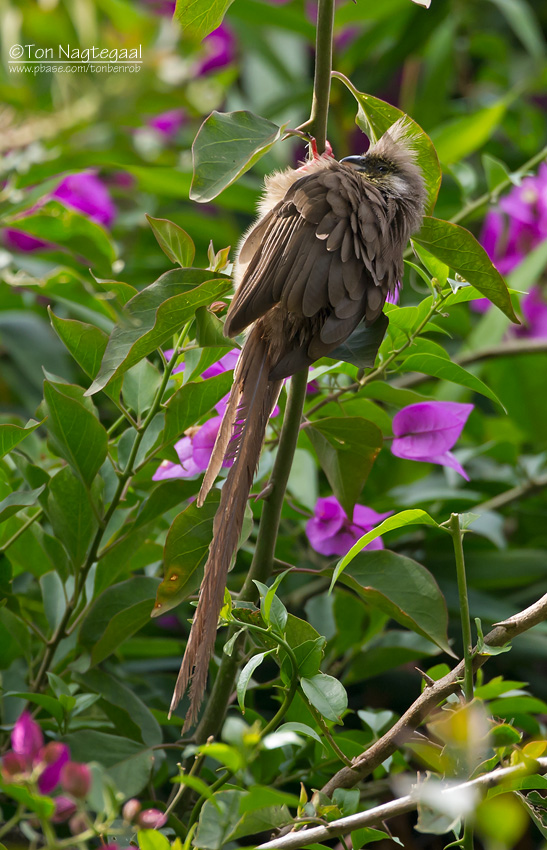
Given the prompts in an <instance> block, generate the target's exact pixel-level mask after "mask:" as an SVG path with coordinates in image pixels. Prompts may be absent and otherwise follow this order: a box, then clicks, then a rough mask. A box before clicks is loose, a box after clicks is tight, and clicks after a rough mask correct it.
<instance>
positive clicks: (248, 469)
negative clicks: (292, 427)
mask: <svg viewBox="0 0 547 850" xmlns="http://www.w3.org/2000/svg"><path fill="white" fill-rule="evenodd" d="M414 159H415V155H414V152H413V150H412V139H411V138H410V139H409V138H408V126H407V124H406V122H405V120H404V119H401V120H400V121H398V122H397V123H396V124H394V125H393V126H392V127H391V128H390V129H389V131H388V132H387V133H385V134H384V135H383V136H382V138H381V139H380V140H379V141H378V142H377V143H376V145H374V146H372V147H371V148H370V149H369V151H368V153H367V154H365V155H364V156H362V157H347V158H346V160H342V161H341V162H337V161H336V160H335V159H333V158H332V157H330V156H326V155H323V156H321V157H317V158H315V159H314V160H313V161H312V162H309V163H307V164H305V165H304V166H303V167H302V168H300V169H296V170H295V169H288V170H287V171H284V172H280V173H276V174H274V175H272V176H271V177H269V178H267V179H266V192H265V195H264V198H263V200H262V202H261V204H260V207H259V211H260V217H259V219H258V221H257V222H256V224H255V225H253V227H252V228H251V229H250V231H248V233H247V234H246V236H245V237H244V239H243V241H242V244H241V247H240V250H239V253H238V256H237V259H236V262H235V264H234V281H235V283H236V286H237V290H236V294H235V296H234V299H233V301H232V303H231V306H230V309H229V310H228V315H227V318H226V323H225V326H224V333H225V334H226V336H229V337H233V336H236V335H237V334H239V333H240V332H241V331H243V330H245V329H246V328H249V327H250V328H251V330H250V332H249V334H248V336H247V340H246V342H245V345H244V348H243V351H242V353H241V355H240V357H239V360H238V363H237V366H236V370H235V374H234V384H233V387H232V391H231V394H230V399H229V402H228V405H227V408H226V413H225V414H224V419H223V422H222V426H221V429H220V431H219V434H218V437H217V441H216V443H215V447H214V450H213V454H212V456H211V461H210V463H209V467H208V469H207V472H206V474H205V477H204V480H203V484H202V487H201V491H200V494H199V497H198V504H199V505H201V504H203V501H204V499H205V497H206V496H207V493H208V492H209V490H210V489H211V487H212V485H213V483H214V481H215V478H216V476H217V474H218V472H219V470H220V467H221V465H222V461H223V459H224V457H225V455H226V453H227V452H229V454H230V455H231V456H233V457H234V458H235V460H234V464H233V466H232V467H231V469H230V471H229V473H228V476H227V478H226V481H225V483H224V485H223V487H222V494H221V500H220V506H219V509H218V511H217V514H216V517H215V522H214V530H213V541H212V543H211V546H210V549H209V557H208V560H207V563H206V565H205V574H204V578H203V582H202V584H201V588H200V595H199V602H198V607H197V610H196V614H195V617H194V621H193V624H192V629H191V632H190V637H189V639H188V644H187V647H186V652H185V654H184V658H183V662H182V666H181V670H180V673H179V676H178V679H177V683H176V686H175V692H174V694H173V699H172V701H171V711H173V710H174V708H175V707H176V705H177V704H178V702H179V700H180V699H181V697H182V696H183V694H184V692H185V691H186V688H187V686H188V683H189V682H190V680H191V681H192V684H191V690H190V709H189V712H188V714H187V716H186V721H185V727H184V728H185V729H186V728H188V727H189V726H191V725H193V723H194V722H195V720H196V719H197V713H198V709H199V706H200V704H201V701H202V698H203V694H204V691H205V685H206V681H207V670H208V665H209V660H210V657H211V654H212V652H213V649H214V643H215V636H216V628H217V622H218V616H219V613H220V609H221V607H222V602H223V598H224V588H225V585H226V577H227V574H228V570H229V568H230V563H231V560H232V557H233V554H234V552H235V550H236V548H237V545H238V540H239V536H240V534H241V528H242V523H243V515H244V511H245V505H246V501H247V497H248V494H249V490H250V488H251V485H252V480H253V476H254V473H255V470H256V466H257V464H258V459H259V456H260V450H261V447H262V442H263V439H264V433H265V431H266V426H267V422H268V417H269V415H270V413H271V411H272V409H273V406H274V405H275V402H276V400H277V397H278V395H279V391H280V388H281V385H282V381H283V379H284V378H286V377H288V376H290V375H293V374H294V373H295V372H297V371H299V370H300V369H305V368H307V367H308V366H309V365H310V364H312V363H313V362H314V361H315V360H318V359H319V358H320V357H324V356H326V355H328V354H329V353H330V352H331V351H332V350H333V349H334V348H336V347H337V346H338V345H340V344H341V343H342V342H344V341H345V340H346V339H347V337H348V336H349V335H350V334H351V333H352V331H354V330H355V328H356V327H357V325H358V324H359V323H360V322H361V321H363V320H364V321H365V323H366V324H367V325H370V324H372V323H373V322H374V321H375V320H376V319H377V318H378V316H379V315H380V314H381V312H382V308H383V306H384V302H385V299H386V296H387V294H388V292H393V291H394V290H395V287H396V285H397V283H398V281H400V280H401V279H402V276H403V251H404V248H405V246H406V243H407V241H408V238H409V236H410V235H411V234H412V233H413V232H415V231H416V230H417V229H418V228H419V226H420V223H421V220H422V216H423V207H424V201H425V189H424V182H423V178H422V175H421V172H420V169H419V168H418V166H417V165H416V164H415V161H414Z"/></svg>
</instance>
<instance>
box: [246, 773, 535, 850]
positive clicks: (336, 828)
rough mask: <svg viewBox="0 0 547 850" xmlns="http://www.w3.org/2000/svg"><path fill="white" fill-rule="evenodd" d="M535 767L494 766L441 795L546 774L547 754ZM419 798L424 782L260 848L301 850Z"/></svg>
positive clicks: (377, 819) (398, 810) (378, 820)
mask: <svg viewBox="0 0 547 850" xmlns="http://www.w3.org/2000/svg"><path fill="white" fill-rule="evenodd" d="M535 768H536V769H535V770H534V769H533V768H532V769H531V768H530V766H529V765H528V764H516V765H512V766H511V767H499V768H498V769H497V770H492V771H491V772H490V773H485V774H483V775H482V776H478V777H477V778H476V779H470V780H469V781H468V782H460V783H458V784H456V785H449V786H448V787H444V788H443V789H442V790H440V793H439V796H440V797H441V799H442V798H443V797H449V796H450V795H452V794H455V795H461V794H462V792H464V793H465V792H466V791H476V792H478V793H480V792H482V791H485V790H486V789H488V788H492V787H494V786H495V785H499V784H500V783H502V782H503V781H505V780H511V779H516V778H518V777H519V776H526V775H529V774H531V773H536V774H537V773H539V774H543V773H545V772H547V758H539V759H536V761H535ZM439 784H440V783H439ZM419 802H420V786H419V785H418V786H417V788H416V790H415V791H414V792H413V793H412V794H408V795H407V796H405V797H400V798H399V799H398V800H392V801H391V802H389V803H384V804H383V805H381V806H375V807H374V808H373V809H368V811H365V812H357V814H355V815H349V817H345V818H339V819H338V820H335V821H332V822H331V823H329V824H328V825H327V826H314V827H312V828H311V829H306V830H303V831H302V832H291V833H289V834H288V835H284V836H283V837H282V838H276V839H274V840H273V841H267V842H266V843H265V844H259V845H258V847H257V848H256V850H297V848H300V847H309V846H310V844H315V843H317V842H319V841H324V840H328V839H329V838H336V836H338V835H346V834H347V833H349V832H352V831H353V830H354V829H361V828H362V827H365V826H375V825H377V824H381V823H382V822H383V821H385V820H388V819H389V818H394V817H396V816H397V815H402V814H404V813H405V812H410V811H412V810H413V809H416V808H417V807H418V804H419Z"/></svg>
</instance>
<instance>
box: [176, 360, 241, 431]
mask: <svg viewBox="0 0 547 850" xmlns="http://www.w3.org/2000/svg"><path fill="white" fill-rule="evenodd" d="M232 382H233V372H231V371H228V372H221V374H220V375H214V376H213V377H212V378H207V380H205V381H190V382H189V383H187V384H183V385H182V387H180V389H178V390H177V391H176V392H175V393H173V395H172V396H171V398H170V399H169V401H168V402H167V404H166V406H165V428H164V432H163V444H164V445H169V444H170V443H172V442H173V440H179V439H180V438H181V437H182V435H183V434H184V432H185V431H186V429H187V428H189V427H190V426H191V425H195V423H196V422H197V421H198V420H199V419H201V418H202V416H205V414H206V413H208V412H209V411H210V410H212V409H213V408H214V406H215V404H217V403H218V402H219V401H220V399H221V398H223V397H224V396H225V395H226V393H228V392H229V391H230V388H231V386H232Z"/></svg>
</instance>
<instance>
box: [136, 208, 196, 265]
mask: <svg viewBox="0 0 547 850" xmlns="http://www.w3.org/2000/svg"><path fill="white" fill-rule="evenodd" d="M146 218H147V220H148V224H149V225H150V227H151V228H152V231H153V233H154V236H155V237H156V239H157V240H158V243H159V246H160V248H161V249H162V251H163V253H164V254H165V255H166V256H167V257H169V259H170V260H171V261H172V262H173V263H178V264H179V266H181V267H182V268H190V266H191V265H192V263H193V262H194V255H195V253H196V249H195V247H194V243H193V242H192V239H191V238H190V236H188V234H187V233H186V231H185V230H183V229H182V227H179V226H178V224H175V223H174V222H173V221H169V220H168V219H166V218H152V216H151V215H147V216H146Z"/></svg>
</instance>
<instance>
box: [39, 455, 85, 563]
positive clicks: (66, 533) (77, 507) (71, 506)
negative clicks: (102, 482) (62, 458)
mask: <svg viewBox="0 0 547 850" xmlns="http://www.w3.org/2000/svg"><path fill="white" fill-rule="evenodd" d="M90 498H91V495H90V493H89V492H88V490H87V489H86V488H85V487H84V485H83V484H82V482H81V480H80V478H78V476H77V475H75V474H74V473H73V472H72V470H71V469H70V467H68V466H65V467H64V468H63V469H61V470H59V472H58V473H57V474H56V475H55V476H54V477H53V478H52V479H51V481H50V484H49V493H48V516H49V520H50V522H51V524H52V526H53V530H54V532H55V534H56V535H57V537H58V538H59V540H61V541H62V542H63V544H64V546H65V548H66V550H67V552H68V553H69V555H70V557H71V559H72V563H73V564H74V566H75V567H80V566H81V565H82V564H83V562H84V560H85V556H86V554H87V550H88V548H89V544H90V543H91V539H92V537H93V535H94V533H95V531H96V529H97V520H96V518H95V514H94V513H93V510H92V508H91V504H90Z"/></svg>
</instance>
